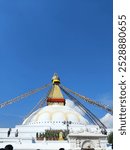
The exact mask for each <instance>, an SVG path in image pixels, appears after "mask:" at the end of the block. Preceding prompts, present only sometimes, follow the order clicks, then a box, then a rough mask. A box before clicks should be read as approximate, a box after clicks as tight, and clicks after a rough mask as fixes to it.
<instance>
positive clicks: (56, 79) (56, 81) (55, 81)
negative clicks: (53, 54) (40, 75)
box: [52, 73, 60, 84]
mask: <svg viewBox="0 0 130 150" xmlns="http://www.w3.org/2000/svg"><path fill="white" fill-rule="evenodd" d="M52 83H53V84H60V78H59V76H58V74H57V73H54V75H53V77H52Z"/></svg>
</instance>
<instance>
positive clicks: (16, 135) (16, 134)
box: [15, 129, 18, 137]
mask: <svg viewBox="0 0 130 150" xmlns="http://www.w3.org/2000/svg"><path fill="white" fill-rule="evenodd" d="M15 137H18V129H17V130H16V132H15Z"/></svg>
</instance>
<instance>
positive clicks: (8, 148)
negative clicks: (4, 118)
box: [0, 144, 13, 150]
mask: <svg viewBox="0 0 130 150" xmlns="http://www.w3.org/2000/svg"><path fill="white" fill-rule="evenodd" d="M0 150H13V146H12V145H10V144H9V145H6V146H5V148H0Z"/></svg>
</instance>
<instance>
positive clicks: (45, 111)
mask: <svg viewBox="0 0 130 150" xmlns="http://www.w3.org/2000/svg"><path fill="white" fill-rule="evenodd" d="M63 121H71V122H72V124H79V125H87V124H88V121H87V120H86V119H85V118H84V117H83V116H82V115H81V114H80V113H78V112H76V111H75V110H73V109H72V108H70V107H68V106H60V105H49V106H46V107H44V108H40V109H38V110H37V111H35V112H34V113H32V114H31V115H30V116H29V117H28V118H26V119H25V120H24V122H23V125H41V124H42V125H43V124H45V123H49V124H50V123H52V124H54V123H62V122H63Z"/></svg>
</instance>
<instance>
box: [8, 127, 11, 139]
mask: <svg viewBox="0 0 130 150" xmlns="http://www.w3.org/2000/svg"><path fill="white" fill-rule="evenodd" d="M10 133H11V128H9V130H8V133H7V136H8V137H9V136H10Z"/></svg>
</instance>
